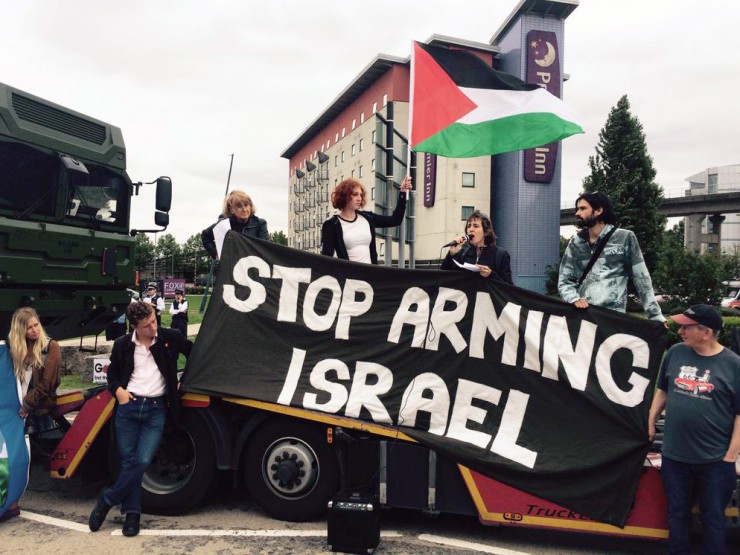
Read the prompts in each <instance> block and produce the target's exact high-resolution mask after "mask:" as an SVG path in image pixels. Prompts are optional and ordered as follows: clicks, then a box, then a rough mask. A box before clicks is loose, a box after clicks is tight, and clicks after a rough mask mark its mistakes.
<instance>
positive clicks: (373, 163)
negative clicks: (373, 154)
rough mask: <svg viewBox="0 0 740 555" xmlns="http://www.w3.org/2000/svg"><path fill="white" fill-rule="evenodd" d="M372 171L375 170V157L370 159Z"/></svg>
mask: <svg viewBox="0 0 740 555" xmlns="http://www.w3.org/2000/svg"><path fill="white" fill-rule="evenodd" d="M370 171H371V172H374V171H375V158H373V159H372V160H370Z"/></svg>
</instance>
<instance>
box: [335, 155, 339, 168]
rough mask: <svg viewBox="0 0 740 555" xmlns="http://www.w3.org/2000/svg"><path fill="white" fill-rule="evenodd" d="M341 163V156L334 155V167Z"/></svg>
mask: <svg viewBox="0 0 740 555" xmlns="http://www.w3.org/2000/svg"><path fill="white" fill-rule="evenodd" d="M338 165H339V156H335V157H334V167H335V168H336V167H337V166H338Z"/></svg>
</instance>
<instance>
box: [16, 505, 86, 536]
mask: <svg viewBox="0 0 740 555" xmlns="http://www.w3.org/2000/svg"><path fill="white" fill-rule="evenodd" d="M21 517H22V518H25V519H28V520H33V521H34V522H40V523H41V524H49V525H50V526H58V527H59V528H66V529H67V530H74V531H75V532H84V533H85V534H89V533H90V527H89V526H87V524H78V523H76V522H70V521H69V520H62V519H61V518H54V517H53V516H46V515H39V514H36V513H31V512H28V511H21Z"/></svg>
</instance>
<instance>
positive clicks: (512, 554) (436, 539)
mask: <svg viewBox="0 0 740 555" xmlns="http://www.w3.org/2000/svg"><path fill="white" fill-rule="evenodd" d="M419 539H420V540H423V541H427V542H432V543H438V544H441V545H447V546H450V547H462V548H464V549H472V550H474V551H479V552H481V553H492V554H494V555H530V554H529V553H525V552H524V551H512V550H511V549H504V548H503V547H492V546H490V545H485V544H483V543H473V542H467V541H463V540H451V539H449V538H443V537H441V536H434V535H432V534H421V535H420V536H419Z"/></svg>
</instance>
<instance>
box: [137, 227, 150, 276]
mask: <svg viewBox="0 0 740 555" xmlns="http://www.w3.org/2000/svg"><path fill="white" fill-rule="evenodd" d="M152 260H154V244H153V243H152V242H151V241H150V240H149V236H148V235H147V234H146V233H137V234H136V256H135V258H134V266H135V267H136V270H137V271H138V272H139V273H141V272H144V271H145V270H146V269H147V268H148V267H149V265H150V264H151V263H152Z"/></svg>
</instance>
